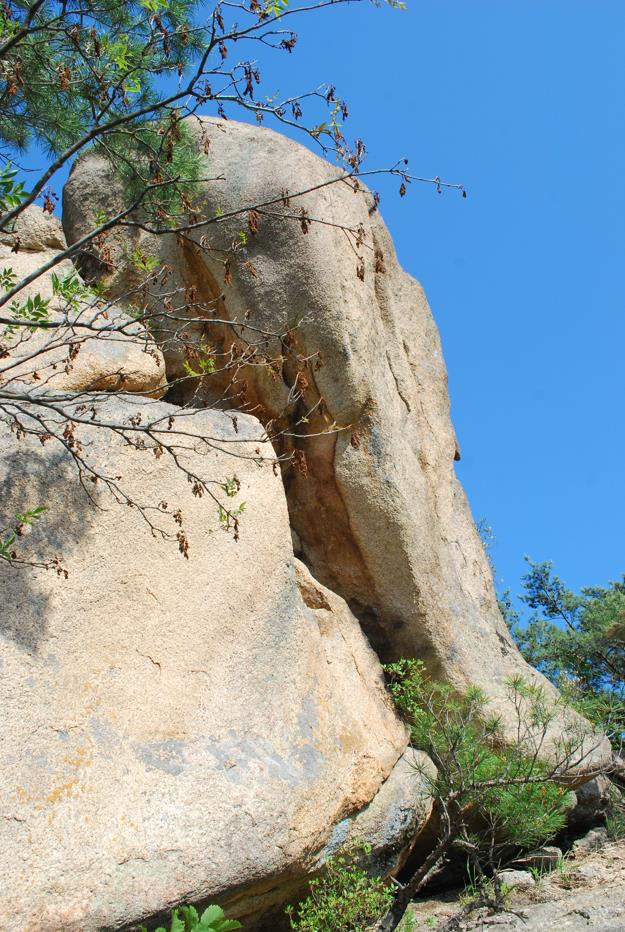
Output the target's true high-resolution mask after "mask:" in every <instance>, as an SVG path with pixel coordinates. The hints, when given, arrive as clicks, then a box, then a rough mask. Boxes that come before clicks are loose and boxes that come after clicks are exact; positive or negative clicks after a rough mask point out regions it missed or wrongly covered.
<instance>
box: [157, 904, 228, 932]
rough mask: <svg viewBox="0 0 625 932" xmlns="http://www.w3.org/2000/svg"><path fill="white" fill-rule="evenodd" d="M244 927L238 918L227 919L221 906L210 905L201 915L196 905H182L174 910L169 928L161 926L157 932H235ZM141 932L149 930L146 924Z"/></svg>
mask: <svg viewBox="0 0 625 932" xmlns="http://www.w3.org/2000/svg"><path fill="white" fill-rule="evenodd" d="M180 914H182V918H181V916H180ZM242 928H243V926H242V925H241V923H240V922H237V920H236V919H226V915H225V913H224V911H223V909H222V908H221V906H209V907H208V908H207V909H205V910H204V912H203V913H202V915H201V916H200V915H199V913H198V911H197V909H196V908H195V906H181V907H180V908H179V909H174V910H173V911H172V914H171V925H170V927H169V930H167V929H164V928H163V927H162V926H160V927H159V928H158V929H156V932H235V929H242ZM141 932H147V929H146V928H145V926H142V927H141Z"/></svg>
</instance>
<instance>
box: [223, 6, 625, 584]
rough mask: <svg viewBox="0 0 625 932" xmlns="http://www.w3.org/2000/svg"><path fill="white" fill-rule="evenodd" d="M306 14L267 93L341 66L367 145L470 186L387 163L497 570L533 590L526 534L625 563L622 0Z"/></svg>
mask: <svg viewBox="0 0 625 932" xmlns="http://www.w3.org/2000/svg"><path fill="white" fill-rule="evenodd" d="M292 22H294V21H292ZM296 22H297V27H296V28H297V30H298V33H299V42H298V45H297V47H296V50H295V52H294V53H293V54H292V55H290V56H289V55H287V54H285V53H269V54H263V57H262V61H263V63H264V64H263V76H264V79H265V81H264V93H267V94H268V93H271V92H273V91H275V90H278V89H279V90H280V91H281V92H282V93H283V94H287V93H291V92H294V91H295V90H302V91H303V90H306V89H308V88H310V87H313V86H315V85H317V84H320V83H322V82H327V81H331V82H332V83H335V84H336V85H337V88H338V91H339V92H340V93H341V94H342V95H343V96H345V97H346V98H347V99H348V102H349V105H350V113H351V116H350V120H349V122H348V124H347V128H348V129H349V130H350V132H351V133H352V134H353V135H360V136H362V137H363V139H364V140H365V141H366V143H367V146H368V149H369V153H370V155H369V158H368V161H367V164H366V166H365V167H379V166H384V165H389V164H392V163H393V162H394V161H395V160H396V159H397V158H398V157H400V156H404V155H406V156H408V157H409V159H410V168H411V169H412V170H413V171H414V172H415V173H417V174H426V175H432V176H433V175H437V174H438V175H440V176H441V177H443V178H445V179H447V180H450V181H458V182H463V183H464V184H465V185H466V186H467V188H468V190H469V198H468V200H466V201H465V200H462V198H460V197H459V196H458V195H454V194H445V195H443V196H439V195H437V194H436V193H435V191H434V190H433V189H431V188H429V187H425V186H419V187H417V186H412V187H411V188H410V190H409V193H408V196H407V197H406V198H404V199H403V200H400V199H399V197H398V195H397V184H396V183H395V182H393V184H392V185H391V186H389V185H388V184H381V185H380V190H381V191H382V193H383V197H382V203H381V208H382V213H383V215H384V217H385V219H386V221H387V223H388V225H389V227H390V229H391V231H392V233H393V236H394V239H395V243H396V246H397V250H398V253H399V257H400V260H401V262H402V263H403V265H404V267H405V268H406V269H407V270H408V271H409V272H411V273H412V274H414V275H415V276H416V277H417V278H419V279H420V281H421V282H422V283H423V285H424V286H425V288H426V291H427V293H428V296H429V299H430V303H431V305H432V309H433V311H434V315H435V317H436V320H437V322H438V325H439V328H440V330H441V333H442V338H443V346H444V350H445V356H446V359H447V364H448V368H449V374H450V390H451V399H452V414H453V420H454V423H455V426H456V430H457V433H458V437H459V440H460V444H461V448H462V454H463V458H462V461H461V462H460V463H459V464H458V474H459V476H460V479H461V480H462V482H463V483H464V486H465V488H466V490H467V492H468V494H469V498H470V501H471V505H472V508H473V513H474V515H475V517H476V518H478V519H479V518H485V519H486V521H487V522H488V523H489V524H490V525H491V526H492V528H493V530H494V533H495V535H496V543H495V546H494V549H493V556H494V559H495V562H496V565H497V568H498V583H499V585H500V588H503V587H504V586H509V587H511V588H512V590H513V592H514V591H518V589H519V580H520V576H521V575H522V573H523V572H524V564H523V554H524V553H528V554H529V555H531V556H532V557H533V558H534V559H536V560H543V559H552V560H553V561H554V562H555V564H556V566H557V569H558V571H559V573H560V575H561V576H562V577H563V578H564V579H565V580H566V581H567V582H568V583H569V584H570V585H571V586H572V587H579V586H581V585H584V584H591V583H599V584H601V583H607V581H608V580H609V579H613V578H616V577H618V576H620V575H621V573H623V572H625V547H624V541H623V529H624V527H625V494H624V488H625V482H624V478H623V471H624V470H623V461H624V458H625V427H624V418H623V403H624V400H625V391H624V388H625V365H624V360H623V356H624V349H625V316H624V309H625V301H624V298H625V279H624V271H625V263H624V261H623V260H624V249H625V235H624V233H625V230H624V227H625V219H624V218H625V114H624V108H623V95H624V90H625V55H624V52H623V49H624V48H625V0H409V8H408V10H407V11H406V12H396V11H392V10H390V9H388V8H387V7H385V6H384V7H382V8H380V9H376V8H374V7H373V6H372V5H369V4H367V3H363V4H357V5H353V6H346V7H337V8H335V9H330V10H327V11H324V12H322V13H315V14H312V15H307V16H304V17H302V18H301V19H299V20H297V21H296ZM257 48H258V47H256V48H253V49H251V50H250V49H249V47H248V48H247V49H245V48H244V47H243V46H241V47H240V52H239V54H240V55H241V58H245V57H249V56H250V55H252V54H256V53H257ZM233 115H234V114H233Z"/></svg>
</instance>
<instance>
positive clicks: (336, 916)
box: [286, 844, 393, 932]
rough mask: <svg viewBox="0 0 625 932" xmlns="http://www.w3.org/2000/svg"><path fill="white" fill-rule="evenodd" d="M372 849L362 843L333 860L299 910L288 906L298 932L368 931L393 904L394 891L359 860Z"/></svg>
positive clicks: (331, 858) (311, 886) (329, 862)
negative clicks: (371, 874)
mask: <svg viewBox="0 0 625 932" xmlns="http://www.w3.org/2000/svg"><path fill="white" fill-rule="evenodd" d="M370 851H371V846H370V845H366V844H360V845H357V846H355V847H354V848H352V849H351V851H349V852H347V853H345V854H338V855H336V856H335V857H330V858H328V860H327V861H326V863H325V868H324V872H323V874H322V875H321V876H320V877H316V878H315V879H314V880H311V882H310V894H309V895H308V896H307V897H306V899H305V900H302V902H301V903H299V905H298V906H297V907H294V906H289V907H287V910H286V912H287V915H288V916H289V918H290V921H291V929H293V930H295V932H366V930H367V929H369V928H370V926H371V924H372V923H373V922H375V921H376V920H378V919H380V918H381V917H382V916H383V915H384V914H385V913H386V912H387V910H388V909H389V907H390V905H391V903H392V902H393V894H392V892H391V890H390V889H389V888H388V887H387V886H385V885H384V882H383V881H382V880H381V879H380V878H379V877H370V876H369V874H368V873H367V871H366V870H365V869H364V868H362V867H359V866H358V864H357V858H358V857H359V855H361V854H369V852H370Z"/></svg>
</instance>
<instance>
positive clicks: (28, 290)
mask: <svg viewBox="0 0 625 932" xmlns="http://www.w3.org/2000/svg"><path fill="white" fill-rule="evenodd" d="M16 245H17V246H19V248H18V249H17V251H16V252H14V251H13V249H14V247H15V246H16ZM65 248H66V243H65V238H64V236H63V230H62V228H61V224H60V221H59V220H58V218H57V217H51V216H50V215H48V214H45V213H44V212H43V210H41V209H40V208H39V207H35V206H31V207H28V208H27V209H26V210H25V211H24V213H23V214H21V215H20V217H19V219H18V220H17V222H16V225H15V231H14V232H13V233H10V234H7V233H2V234H0V262H1V263H2V267H3V268H7V267H8V268H11V269H12V270H13V272H14V273H15V275H16V279H17V280H18V281H20V280H21V279H23V278H25V277H26V276H28V275H30V274H31V273H33V272H35V271H37V270H38V269H39V268H41V267H42V266H44V265H45V264H46V263H48V262H50V261H52V260H53V259H54V257H55V256H56V255H57V254H58V253H59V252H61V251H62V250H64V249H65ZM51 271H53V272H55V273H56V274H57V275H58V276H59V278H61V279H62V278H63V277H64V276H66V275H68V274H70V273H74V274H75V272H76V270H75V269H74V266H73V265H72V263H71V262H70V261H68V260H66V261H64V262H61V263H59V264H58V265H57V266H55V267H54V268H53V269H52V270H51ZM36 294H39V295H40V296H41V298H42V299H44V300H47V299H49V300H50V305H49V319H50V320H51V321H53V322H59V323H63V326H61V327H59V328H54V329H49V330H41V329H40V330H37V331H35V332H29V331H27V330H26V329H24V328H21V329H16V332H15V333H14V334H13V336H12V337H11V338H10V340H9V341H8V346H7V349H8V350H9V352H8V354H7V355H4V354H2V357H1V358H0V384H2V385H4V387H5V388H7V387H12V386H15V385H16V383H18V382H22V383H24V382H26V383H31V384H36V385H37V387H38V388H41V387H42V386H44V387H45V388H46V389H48V390H52V391H71V392H76V391H127V392H137V393H141V394H143V395H145V396H147V397H160V396H161V395H162V394H163V387H164V383H165V363H164V360H163V356H162V354H161V352H160V350H159V349H158V348H157V347H156V345H155V344H154V343H153V342H152V341H151V340H146V339H145V337H142V336H141V328H140V327H138V326H137V324H135V323H134V322H133V321H132V319H131V318H130V317H129V316H128V315H127V314H124V313H123V312H122V311H121V310H120V309H119V308H116V307H108V308H106V316H103V315H102V313H101V311H100V312H99V310H98V307H97V306H91V305H90V304H88V303H87V302H85V301H81V302H80V305H79V307H78V308H77V309H76V310H73V309H72V310H71V311H70V312H69V314H68V313H67V308H66V306H65V305H64V303H63V302H62V301H61V300H60V298H59V297H58V296H54V295H53V291H52V280H51V275H50V273H47V274H46V273H44V274H43V275H41V276H39V277H38V278H36V279H35V280H34V281H33V282H31V283H30V284H29V285H26V286H25V287H24V288H23V289H22V290H21V291H20V292H19V294H18V295H17V296H16V299H15V300H16V301H18V302H19V303H20V304H21V303H22V302H24V301H25V300H26V298H28V297H34V295H36ZM3 310H5V309H3ZM84 325H89V326H92V327H94V328H95V329H96V330H100V331H101V332H100V333H99V334H98V335H97V336H94V335H93V331H92V330H91V329H86V328H85V326H84ZM115 326H117V327H118V328H119V327H123V330H122V331H121V332H111V327H115ZM70 347H71V349H72V352H71V354H70V353H69V349H70Z"/></svg>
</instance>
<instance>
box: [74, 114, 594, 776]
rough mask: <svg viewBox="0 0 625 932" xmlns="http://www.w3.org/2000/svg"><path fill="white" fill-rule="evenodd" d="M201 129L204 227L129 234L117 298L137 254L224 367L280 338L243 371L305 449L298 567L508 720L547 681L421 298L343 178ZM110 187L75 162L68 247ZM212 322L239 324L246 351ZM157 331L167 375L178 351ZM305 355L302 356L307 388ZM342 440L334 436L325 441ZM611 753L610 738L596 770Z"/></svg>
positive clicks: (290, 146) (219, 383) (294, 504)
mask: <svg viewBox="0 0 625 932" xmlns="http://www.w3.org/2000/svg"><path fill="white" fill-rule="evenodd" d="M190 125H191V127H192V128H194V129H195V130H197V132H198V133H200V131H201V132H203V133H204V134H205V136H206V137H207V139H208V144H209V153H208V157H207V159H208V166H209V168H210V174H211V176H213V177H216V176H222V177H223V179H225V180H222V181H219V182H216V183H214V184H212V185H208V184H207V185H205V187H204V189H203V191H202V193H201V195H200V196H199V198H198V203H197V211H196V213H197V215H198V217H199V218H200V219H204V220H208V221H210V224H209V225H207V226H203V227H199V228H198V229H197V230H196V231H194V233H193V234H192V235H191V237H190V238H184V239H180V240H177V239H175V238H174V237H163V238H157V237H155V236H152V235H150V234H147V233H143V232H141V231H138V230H135V231H133V232H132V233H128V232H124V233H118V234H115V235H113V236H111V237H110V240H109V241H108V243H107V246H108V247H109V248H110V250H111V253H112V255H114V256H115V257H116V259H117V263H118V268H117V271H115V272H114V273H112V274H108V275H107V277H106V280H107V283H108V284H109V285H110V286H111V287H112V288H113V290H114V291H116V292H117V293H120V294H121V293H123V292H124V291H125V290H126V289H128V288H129V287H130V286H131V285H132V284H133V277H132V274H131V272H130V271H129V270H128V268H127V263H124V261H123V257H124V255H125V254H127V252H128V249H129V248H138V249H141V250H142V251H143V252H144V253H145V254H147V255H154V256H158V257H159V258H160V259H161V261H162V263H163V264H165V265H167V266H168V267H169V268H170V269H171V277H170V278H168V281H167V288H168V289H170V290H171V289H173V288H174V287H176V288H178V289H179V293H180V294H187V295H188V294H193V295H194V302H195V303H194V308H193V315H192V316H193V317H194V318H197V317H198V316H200V317H203V318H205V321H204V320H201V321H200V322H199V323H197V322H196V323H194V324H193V325H191V326H189V327H188V328H187V331H186V335H187V336H189V338H190V337H191V336H193V335H195V339H196V341H198V342H199V341H200V340H205V341H206V342H207V343H209V344H211V345H212V346H214V347H216V348H217V350H218V351H219V352H225V353H227V352H228V350H229V347H230V346H231V345H232V344H233V342H234V344H236V345H238V346H239V348H241V347H243V346H245V341H246V339H250V340H251V339H253V337H254V335H255V334H257V333H258V331H251V330H249V329H248V328H246V326H245V321H246V320H249V322H250V325H253V326H254V327H256V328H260V332H262V333H278V334H281V333H285V332H287V331H289V338H288V341H286V342H285V341H282V343H280V342H279V341H277V340H276V341H274V342H273V345H271V346H269V348H268V349H267V355H271V353H273V354H274V355H278V356H281V358H282V366H281V370H280V373H279V375H280V376H281V378H280V377H279V378H276V377H275V375H276V373H275V372H274V371H269V370H268V369H267V368H266V367H263V366H258V365H249V366H247V367H245V368H244V369H243V370H242V371H241V373H240V378H239V381H238V383H237V387H236V390H238V391H240V385H241V382H242V381H243V380H245V382H246V385H247V396H246V397H247V401H248V404H250V405H254V406H256V405H260V406H261V408H260V409H256V410H262V411H264V419H265V421H267V420H269V419H274V421H275V423H276V424H278V425H285V424H289V423H290V424H291V425H292V424H294V423H296V424H297V429H296V430H295V431H293V433H296V434H298V435H301V434H304V433H305V434H306V436H298V437H296V438H295V439H294V440H292V443H293V444H295V446H296V447H297V449H298V450H299V451H300V453H299V454H298V455H300V456H301V455H302V454H303V456H305V460H306V469H305V470H302V469H300V470H299V471H298V470H294V469H289V470H287V471H286V473H285V485H286V491H287V498H288V503H289V513H290V520H291V525H292V527H293V529H294V531H295V532H296V535H297V538H296V539H297V541H298V545H299V546H300V547H301V554H302V558H303V559H304V561H305V562H306V563H307V565H309V566H310V567H311V569H312V571H313V573H314V575H315V577H316V578H318V579H320V580H321V581H322V582H324V583H325V584H326V585H327V586H329V587H330V588H331V589H332V590H333V591H335V592H337V593H339V594H340V595H341V596H343V597H344V598H345V599H347V601H348V602H349V604H350V606H351V607H352V608H353V610H354V611H355V613H356V614H357V616H358V618H359V619H360V621H361V624H362V625H363V627H364V630H365V631H366V633H367V634H368V636H369V638H370V640H371V642H372V644H373V645H374V647H375V648H376V650H377V651H378V653H379V655H380V656H382V657H383V658H385V659H389V658H397V657H399V656H416V657H420V658H422V659H424V660H425V661H426V662H427V664H428V666H429V669H430V670H431V672H432V673H433V674H435V675H436V676H438V677H440V678H443V679H444V680H446V681H447V682H449V683H451V684H452V685H454V686H455V687H457V688H459V689H463V688H465V687H466V686H467V684H469V683H473V684H477V685H479V686H481V687H482V688H483V689H484V690H485V692H486V694H487V695H488V696H489V697H490V698H491V700H492V703H493V707H495V708H497V710H498V711H499V712H500V713H501V714H502V715H503V717H504V719H506V718H507V717H509V715H510V705H509V703H508V697H507V686H506V681H507V679H508V678H509V677H510V676H512V675H519V674H521V675H523V676H525V677H526V678H527V679H530V680H534V681H537V682H543V683H544V682H545V681H544V680H543V679H542V677H540V676H539V675H538V674H536V673H535V671H533V670H532V669H531V668H530V667H528V665H527V664H526V663H525V662H524V661H523V659H522V658H521V656H520V654H519V653H518V651H517V649H516V647H515V645H514V644H513V642H512V639H511V637H510V634H509V632H508V630H507V628H506V625H505V624H504V622H503V620H502V618H501V615H500V612H499V609H498V606H497V601H496V598H495V593H494V590H493V583H492V576H491V571H490V568H489V564H488V561H487V559H486V557H485V554H484V550H483V547H482V544H481V542H480V539H479V536H478V533H477V531H476V528H475V524H474V522H473V519H472V517H471V512H470V509H469V506H468V504H467V501H466V498H465V495H464V493H463V490H462V488H461V486H460V483H459V481H458V479H457V478H456V475H455V471H454V458H455V457H456V455H457V443H456V438H455V435H454V431H453V428H452V425H451V421H450V417H449V399H448V394H447V374H446V370H445V363H444V360H443V355H442V351H441V345H440V340H439V335H438V332H437V329H436V326H435V324H434V321H433V319H432V315H431V313H430V309H429V307H428V304H427V301H426V298H425V295H424V293H423V290H422V289H421V287H420V286H419V284H418V283H417V282H416V281H414V280H413V279H412V278H411V277H410V276H409V275H407V274H406V273H405V272H404V271H403V270H402V268H401V267H400V265H399V263H398V261H397V258H396V256H395V252H394V249H393V244H392V241H391V238H390V236H389V233H388V231H387V229H386V227H385V225H384V223H383V221H382V219H381V218H380V215H379V213H378V212H377V211H376V210H375V207H374V203H373V199H372V197H371V195H370V194H369V192H368V191H367V190H366V188H364V187H363V186H360V187H359V188H358V190H357V191H355V190H354V185H353V183H347V182H344V181H341V182H338V183H332V182H335V181H336V178H337V177H338V176H339V174H340V173H339V171H338V170H337V169H336V168H335V167H333V166H331V165H330V164H329V163H327V162H325V161H323V160H321V159H319V158H318V157H317V156H315V155H313V154H312V153H311V152H309V151H308V150H307V149H305V148H303V147H302V146H300V145H298V144H296V143H294V142H292V141H291V140H289V139H286V138H285V137H283V136H280V135H278V134H276V133H274V132H272V131H271V130H268V129H264V128H258V127H254V126H250V125H247V124H242V123H235V122H232V121H228V122H224V121H221V120H217V119H205V120H203V121H202V122H200V121H199V120H198V121H196V122H195V123H191V124H190ZM114 188H115V183H114V179H112V178H111V176H110V174H108V173H107V171H106V170H105V167H104V165H103V164H102V162H100V161H99V160H98V159H97V158H96V157H95V156H94V155H92V154H87V155H86V156H84V157H83V158H81V159H80V160H79V161H78V162H77V163H76V165H75V167H74V169H73V171H72V174H71V176H70V179H69V181H68V183H67V185H66V187H65V192H64V227H65V231H66V234H67V236H68V239H69V241H71V242H74V241H76V240H77V239H78V238H79V237H80V236H81V235H82V234H83V233H84V232H85V230H86V226H87V224H88V222H89V221H88V218H86V217H85V214H84V210H83V204H84V203H85V202H88V203H89V204H91V205H92V207H102V208H109V207H110V205H111V198H112V192H113V191H114ZM310 189H314V190H312V191H310ZM303 190H309V191H310V193H308V194H306V195H299V194H298V192H301V191H303ZM261 205H262V206H261ZM256 206H257V207H258V210H257V212H256V217H255V222H254V224H253V226H257V227H258V229H257V232H256V233H249V234H248V243H247V247H246V249H244V250H242V249H239V250H238V252H237V253H236V255H235V257H234V258H233V259H232V262H231V268H230V270H229V272H230V273H231V275H232V282H231V283H230V275H229V274H228V275H225V270H224V258H223V257H224V255H228V252H229V250H230V249H231V244H232V242H233V241H236V240H238V239H239V232H240V231H241V229H244V230H247V227H248V219H249V218H248V212H247V211H248V209H249V208H251V207H256ZM237 211H239V212H240V213H239V214H238V216H235V217H234V219H230V220H224V221H223V222H222V219H221V218H222V217H224V216H225V217H227V216H228V215H229V214H231V213H232V212H235V213H236V212H237ZM302 211H304V213H302ZM302 218H304V220H305V222H304V223H303V226H304V227H305V231H304V232H305V235H304V232H303V231H302ZM346 231H348V232H346ZM349 231H352V232H351V233H350V232H349ZM237 257H238V258H237ZM94 268H95V267H94V266H93V265H92V266H91V271H92V272H93V271H94ZM200 306H201V307H202V308H203V310H202V311H201V312H199V311H198V310H197V308H198V307H200ZM211 316H216V317H218V318H222V319H223V318H225V319H227V320H229V321H235V322H238V325H237V327H235V334H237V335H238V337H233V330H232V328H231V327H223V328H221V329H220V328H219V327H216V326H215V325H211V324H210V318H211ZM161 336H162V347H163V351H164V353H165V357H166V360H167V365H168V370H169V373H170V376H171V377H172V378H176V377H177V376H180V375H181V373H182V372H183V369H182V365H183V361H184V345H183V341H176V340H172V339H170V338H169V337H167V336H166V335H165V334H164V333H163V334H162V335H161ZM270 343H271V341H270ZM287 344H288V348H287ZM270 351H271V352H270ZM294 354H295V355H296V356H297V355H299V359H300V360H301V359H303V358H310V360H311V361H310V363H309V364H308V365H307V367H306V371H305V372H304V373H303V374H302V373H301V366H299V367H298V365H297V363H296V361H295V359H294ZM224 390H225V388H224V382H223V380H220V379H214V380H211V379H210V378H209V379H207V380H206V384H205V386H204V393H205V397H206V399H207V400H209V401H210V400H213V401H214V400H215V398H217V397H220V396H221V394H222V393H223V392H224ZM226 391H227V390H226ZM298 392H299V395H300V396H301V397H299V400H297V401H295V402H293V397H294V396H295V397H296V398H297V397H298ZM180 397H181V400H184V392H183V391H182V390H181V395H180ZM305 415H306V416H307V421H306V422H304V421H303V420H302V417H303V416H305ZM332 425H337V426H338V427H339V428H343V429H341V430H339V431H338V432H336V431H331V432H328V428H329V427H331V426H332ZM282 452H284V450H283V451H282ZM286 452H289V448H288V447H287V449H286ZM300 462H301V460H300ZM561 727H562V722H561V721H559V722H558V724H557V725H556V726H555V728H554V734H557V732H558V730H559V729H561ZM607 754H609V749H608V746H607V743H604V744H603V745H602V747H601V749H600V750H599V752H598V755H595V757H597V756H598V757H600V758H602V759H605V758H606V755H607Z"/></svg>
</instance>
